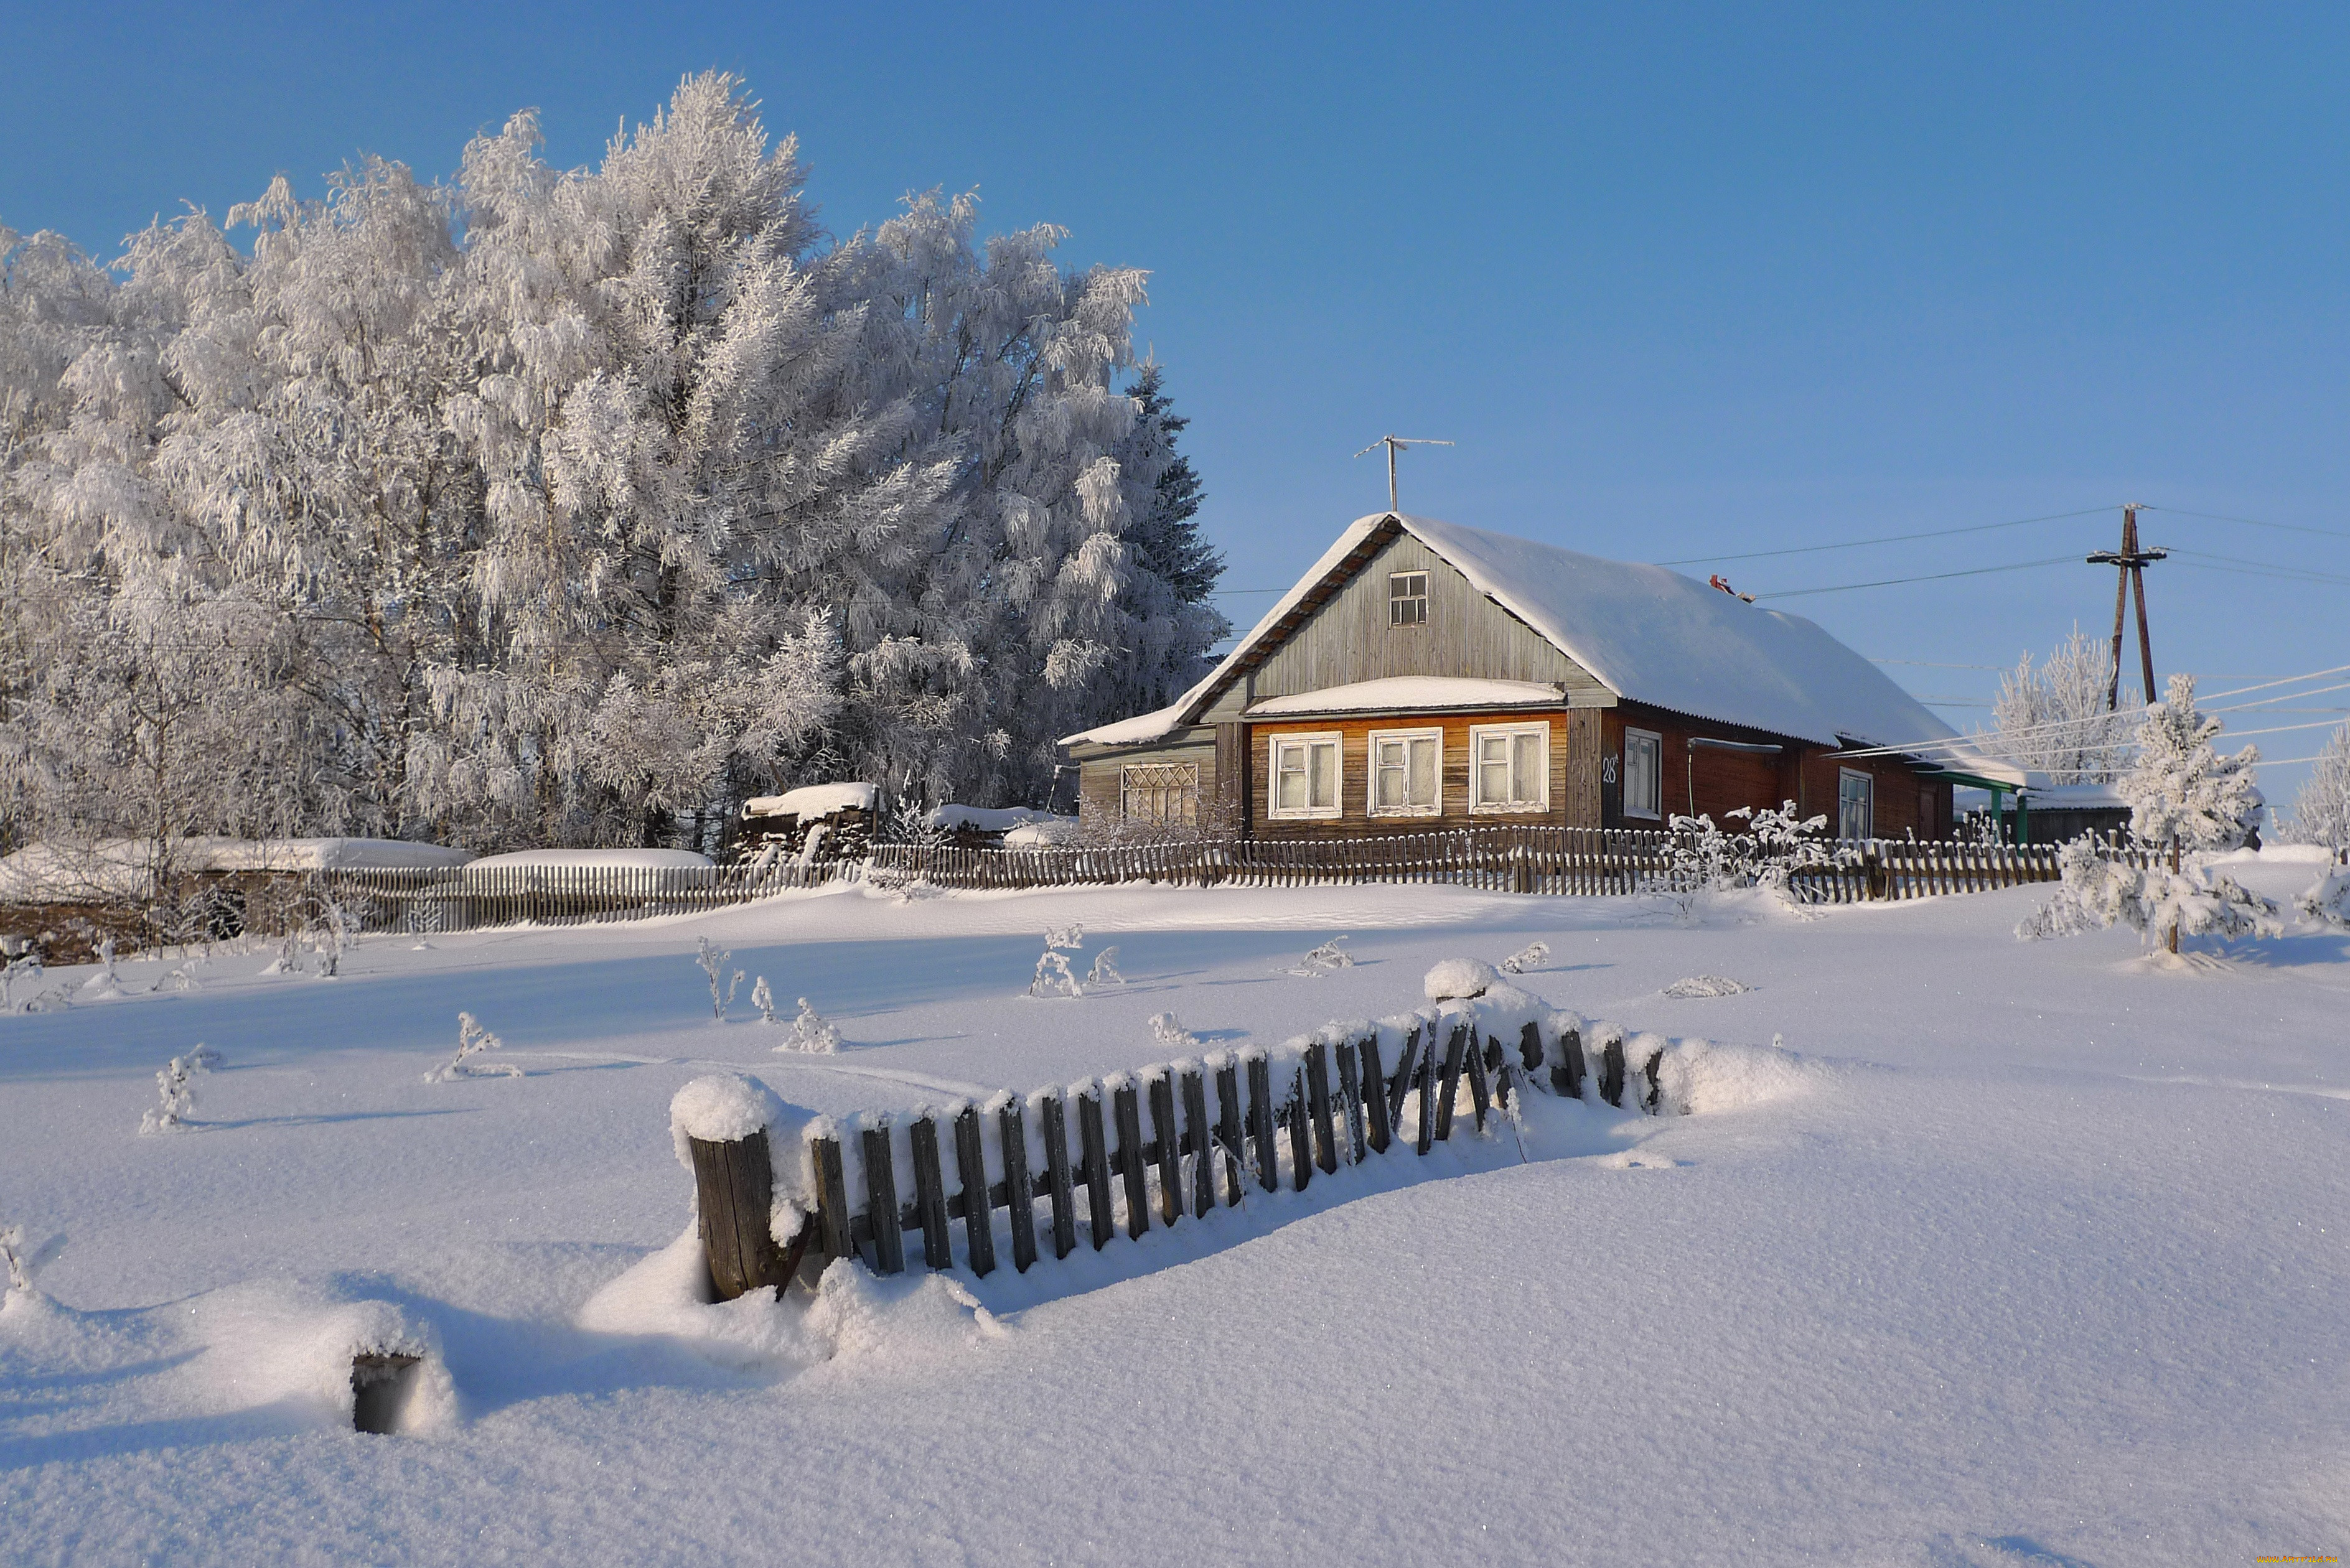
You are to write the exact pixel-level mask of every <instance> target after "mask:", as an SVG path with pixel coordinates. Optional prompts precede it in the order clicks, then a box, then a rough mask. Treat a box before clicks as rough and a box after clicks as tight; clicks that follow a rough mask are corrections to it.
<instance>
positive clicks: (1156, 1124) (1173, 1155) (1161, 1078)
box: [1149, 1073, 1183, 1226]
mask: <svg viewBox="0 0 2350 1568" xmlns="http://www.w3.org/2000/svg"><path fill="white" fill-rule="evenodd" d="M1149 1084H1150V1136H1151V1137H1152V1138H1153V1139H1155V1140H1156V1141H1157V1143H1158V1145H1159V1222H1160V1223H1162V1224H1165V1225H1169V1226H1172V1225H1173V1224H1174V1223H1175V1221H1176V1220H1180V1219H1181V1218H1183V1135H1182V1134H1181V1133H1180V1131H1178V1130H1177V1128H1176V1126H1175V1081H1174V1079H1173V1078H1171V1077H1170V1076H1169V1075H1167V1074H1165V1073H1154V1074H1152V1075H1150V1078H1149Z"/></svg>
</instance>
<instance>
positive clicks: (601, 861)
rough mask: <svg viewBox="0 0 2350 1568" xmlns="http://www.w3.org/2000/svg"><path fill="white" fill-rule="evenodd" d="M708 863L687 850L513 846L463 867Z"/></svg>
mask: <svg viewBox="0 0 2350 1568" xmlns="http://www.w3.org/2000/svg"><path fill="white" fill-rule="evenodd" d="M711 864H712V861H711V858H710V857H709V856H707V855H697V854H695V853H694V852H693V851H692V850H691V849H517V850H515V851H513V852H512V853H510V854H505V855H484V856H483V857H481V858H480V859H479V860H476V861H474V862H473V864H472V865H470V866H468V867H465V869H466V871H467V872H468V873H469V874H470V873H472V872H475V871H502V870H505V869H508V868H510V867H531V868H538V867H550V866H553V867H573V868H581V867H585V868H592V869H597V870H608V869H611V868H613V867H625V868H628V869H631V870H640V871H641V870H653V871H683V870H691V869H694V868H696V867H708V866H709V865H711Z"/></svg>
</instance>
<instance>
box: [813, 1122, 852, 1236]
mask: <svg viewBox="0 0 2350 1568" xmlns="http://www.w3.org/2000/svg"><path fill="white" fill-rule="evenodd" d="M808 1158H809V1163H810V1164H811V1165H812V1166H813V1167H814V1174H815V1176H816V1217H817V1219H818V1220H819V1222H820V1223H821V1224H822V1225H823V1227H824V1256H825V1261H826V1262H831V1261H832V1260H833V1259H835V1258H846V1257H847V1256H848V1255H849V1254H850V1253H851V1252H854V1251H856V1250H857V1244H856V1242H854V1241H851V1240H850V1239H849V1218H848V1189H847V1186H846V1185H845V1184H844V1183H843V1181H842V1180H841V1173H840V1140H839V1139H838V1138H837V1137H820V1138H815V1139H812V1140H811V1141H810V1142H809V1144H808Z"/></svg>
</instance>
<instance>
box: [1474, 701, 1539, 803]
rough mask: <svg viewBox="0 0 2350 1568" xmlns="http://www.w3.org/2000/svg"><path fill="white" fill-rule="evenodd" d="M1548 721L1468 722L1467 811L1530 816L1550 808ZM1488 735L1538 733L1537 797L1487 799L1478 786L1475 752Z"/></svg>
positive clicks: (1479, 762)
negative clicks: (1500, 799)
mask: <svg viewBox="0 0 2350 1568" xmlns="http://www.w3.org/2000/svg"><path fill="white" fill-rule="evenodd" d="M1551 728H1552V726H1551V722H1550V721H1549V720H1547V719H1535V720H1526V721H1521V722H1516V723H1509V724H1471V725H1470V726H1469V811H1470V814H1471V815H1492V816H1531V815H1539V814H1540V813H1543V812H1546V811H1548V810H1549V809H1550V747H1551ZM1488 735H1512V736H1515V735H1539V736H1540V737H1542V762H1541V764H1540V765H1539V766H1538V767H1536V768H1535V770H1534V779H1535V782H1536V783H1537V784H1539V786H1540V794H1539V797H1538V798H1536V799H1534V800H1532V801H1516V800H1510V801H1498V802H1497V801H1489V800H1487V799H1485V798H1484V791H1483V788H1482V784H1483V780H1484V772H1485V770H1484V766H1483V763H1482V760H1481V758H1480V756H1479V754H1478V753H1479V751H1480V749H1481V746H1482V742H1483V741H1484V739H1485V737H1486V736H1488Z"/></svg>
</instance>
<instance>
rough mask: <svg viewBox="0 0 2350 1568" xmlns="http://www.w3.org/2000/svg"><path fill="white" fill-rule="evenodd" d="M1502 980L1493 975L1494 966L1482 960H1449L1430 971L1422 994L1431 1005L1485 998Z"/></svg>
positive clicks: (1421, 989)
mask: <svg viewBox="0 0 2350 1568" xmlns="http://www.w3.org/2000/svg"><path fill="white" fill-rule="evenodd" d="M1501 978H1502V977H1501V976H1500V975H1498V974H1496V973H1494V972H1493V966H1492V964H1489V963H1487V962H1486V961H1484V960H1482V959H1466V958H1457V959H1446V960H1444V961H1442V962H1441V963H1439V964H1438V965H1437V966H1436V967H1435V968H1434V969H1431V970H1430V971H1428V978H1427V979H1426V980H1424V981H1421V982H1420V991H1421V992H1422V993H1423V994H1424V995H1426V996H1427V998H1428V1000H1429V1001H1430V1002H1448V1001H1451V1000H1452V999H1454V998H1456V997H1468V996H1482V995H1484V994H1485V992H1488V991H1490V990H1492V988H1493V985H1494V983H1495V982H1496V981H1499V980H1500V979H1501Z"/></svg>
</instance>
